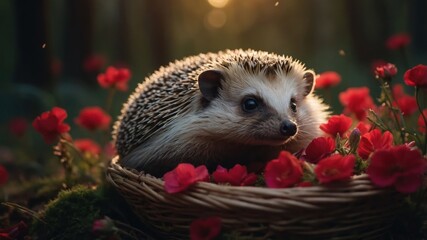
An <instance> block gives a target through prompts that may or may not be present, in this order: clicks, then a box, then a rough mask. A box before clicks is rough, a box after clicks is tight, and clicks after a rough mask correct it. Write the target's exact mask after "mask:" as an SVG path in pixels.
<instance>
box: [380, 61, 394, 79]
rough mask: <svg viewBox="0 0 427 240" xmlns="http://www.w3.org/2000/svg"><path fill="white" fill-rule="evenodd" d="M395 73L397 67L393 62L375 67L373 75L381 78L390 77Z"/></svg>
mask: <svg viewBox="0 0 427 240" xmlns="http://www.w3.org/2000/svg"><path fill="white" fill-rule="evenodd" d="M396 74H397V68H396V66H395V65H394V64H391V63H386V64H384V65H382V66H378V67H377V68H375V76H377V77H379V78H382V79H390V78H391V77H394V76H395V75H396Z"/></svg>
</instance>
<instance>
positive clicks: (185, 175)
mask: <svg viewBox="0 0 427 240" xmlns="http://www.w3.org/2000/svg"><path fill="white" fill-rule="evenodd" d="M208 179H209V173H208V169H207V168H206V166H204V165H201V166H199V167H197V168H195V167H194V166H193V165H191V164H189V163H180V164H178V166H177V167H176V168H175V169H174V170H172V171H170V172H167V173H165V175H164V176H163V180H164V181H165V191H166V192H167V193H178V192H182V191H184V190H186V189H187V188H188V187H190V186H191V185H193V184H194V183H196V182H199V181H207V180H208Z"/></svg>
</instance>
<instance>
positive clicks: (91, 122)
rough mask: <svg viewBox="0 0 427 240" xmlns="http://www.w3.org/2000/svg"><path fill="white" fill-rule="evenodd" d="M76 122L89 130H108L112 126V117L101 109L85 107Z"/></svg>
mask: <svg viewBox="0 0 427 240" xmlns="http://www.w3.org/2000/svg"><path fill="white" fill-rule="evenodd" d="M74 121H75V122H76V123H77V124H78V125H79V126H81V127H83V128H86V129H89V130H96V129H101V130H106V129H108V127H109V126H110V122H111V117H110V115H108V114H107V113H106V112H104V110H102V108H100V107H85V108H83V109H82V110H81V111H80V113H79V116H78V117H77V118H76V119H74Z"/></svg>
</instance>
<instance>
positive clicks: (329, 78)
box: [316, 71, 341, 88]
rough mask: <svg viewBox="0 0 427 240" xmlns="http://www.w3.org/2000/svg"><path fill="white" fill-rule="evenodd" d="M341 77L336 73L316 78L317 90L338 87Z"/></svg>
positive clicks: (326, 73)
mask: <svg viewBox="0 0 427 240" xmlns="http://www.w3.org/2000/svg"><path fill="white" fill-rule="evenodd" d="M340 82H341V76H340V75H339V74H338V73H337V72H334V71H329V72H324V73H322V74H320V75H319V76H318V77H317V78H316V88H328V87H333V86H336V85H338V83H340Z"/></svg>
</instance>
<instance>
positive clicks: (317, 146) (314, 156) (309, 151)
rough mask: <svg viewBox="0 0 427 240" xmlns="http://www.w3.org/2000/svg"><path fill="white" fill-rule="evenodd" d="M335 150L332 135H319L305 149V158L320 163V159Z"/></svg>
mask: <svg viewBox="0 0 427 240" xmlns="http://www.w3.org/2000/svg"><path fill="white" fill-rule="evenodd" d="M334 150H335V141H334V139H333V138H330V137H318V138H315V139H313V140H312V141H311V142H310V144H308V146H307V148H306V149H305V154H304V160H306V161H307V162H311V163H318V162H319V161H320V159H322V158H325V157H327V156H329V155H330V154H332V153H333V152H334Z"/></svg>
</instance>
